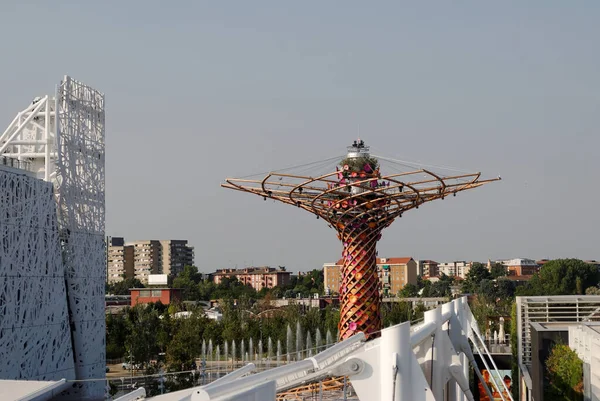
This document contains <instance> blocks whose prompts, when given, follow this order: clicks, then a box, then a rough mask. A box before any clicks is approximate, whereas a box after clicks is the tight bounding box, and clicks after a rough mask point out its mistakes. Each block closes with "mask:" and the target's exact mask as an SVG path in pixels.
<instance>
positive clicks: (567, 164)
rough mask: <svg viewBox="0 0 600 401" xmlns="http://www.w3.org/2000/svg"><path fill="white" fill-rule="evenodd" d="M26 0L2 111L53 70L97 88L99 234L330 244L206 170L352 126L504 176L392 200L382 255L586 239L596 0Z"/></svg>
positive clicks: (438, 255)
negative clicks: (404, 205)
mask: <svg viewBox="0 0 600 401" xmlns="http://www.w3.org/2000/svg"><path fill="white" fill-rule="evenodd" d="M24 3H25V2H23V1H16V0H5V1H3V2H2V3H1V4H0V38H2V39H1V40H0V54H2V67H1V68H0V71H1V72H2V74H0V83H1V87H2V91H1V95H0V126H6V125H8V123H9V122H10V121H11V120H12V118H13V117H14V115H15V113H16V112H17V111H18V110H20V109H22V108H23V107H25V106H26V105H27V104H28V103H29V102H30V101H31V99H32V98H33V97H34V96H37V95H43V94H46V93H51V92H52V91H53V88H54V85H55V84H56V83H57V82H58V81H59V80H60V79H61V77H62V75H64V74H69V75H71V76H73V77H74V78H76V79H79V80H82V81H84V82H86V83H88V84H90V85H92V86H94V87H96V88H98V89H99V90H101V91H103V92H104V93H105V94H106V105H107V123H106V129H107V131H106V135H107V140H106V141H107V149H106V153H107V158H106V160H107V175H106V184H107V193H106V207H107V234H109V235H114V236H125V237H126V239H129V240H134V239H146V238H159V239H160V238H164V239H167V238H182V239H189V240H190V241H191V243H192V245H194V246H195V247H196V264H197V265H198V266H199V268H200V269H201V270H202V271H209V270H213V269H215V268H219V267H227V266H234V265H237V266H238V267H241V266H243V265H245V264H255V265H274V266H275V265H286V266H288V268H290V269H292V270H306V269H310V268H318V267H320V266H321V265H322V263H324V262H329V261H335V260H337V258H338V257H339V254H340V251H341V246H340V244H339V243H338V242H337V239H336V237H335V234H334V232H332V231H331V230H330V229H328V228H327V226H326V225H325V224H323V222H322V221H317V220H316V219H314V217H312V216H310V215H309V214H307V213H303V212H302V211H299V210H296V209H294V208H289V207H287V206H285V205H277V204H271V203H268V202H267V203H265V202H263V201H262V199H260V198H258V197H253V196H250V195H244V194H241V193H236V192H233V191H227V190H224V189H221V188H220V187H219V184H220V182H221V181H222V180H223V179H224V178H225V177H227V176H242V175H248V174H251V173H255V172H260V171H265V170H269V169H277V168H280V167H283V166H288V165H293V164H301V163H303V162H307V161H313V160H318V159H321V158H325V157H327V156H330V155H336V154H340V153H343V151H344V149H345V146H346V145H347V144H349V142H350V141H351V140H353V139H354V138H355V137H356V136H357V131H358V127H359V126H360V134H361V137H362V138H363V139H365V140H366V141H367V142H368V143H369V144H371V145H373V146H374V147H376V148H379V149H385V153H386V154H387V155H388V156H393V157H396V158H399V159H404V160H415V161H421V162H424V163H432V164H439V165H446V166H455V167H458V168H462V169H468V170H473V171H482V172H483V173H484V175H487V176H489V177H495V176H497V175H499V174H500V175H501V176H502V178H503V180H502V181H501V182H500V183H496V184H493V185H489V186H487V187H484V188H480V189H477V190H474V191H472V192H469V193H465V194H464V195H462V196H459V197H457V198H451V199H448V200H446V201H444V202H437V203H432V204H429V205H426V206H423V207H422V208H419V210H418V211H412V212H409V213H407V214H406V215H405V216H404V218H403V219H402V220H401V221H398V222H396V223H395V224H394V225H393V226H392V227H390V228H389V229H387V230H386V231H385V232H384V235H383V239H382V241H381V243H380V247H379V251H380V252H379V254H380V255H381V256H388V257H391V256H413V257H415V258H421V259H435V260H438V261H447V260H453V259H468V260H469V259H473V260H487V259H488V258H492V259H494V258H511V257H532V258H542V257H548V258H555V257H580V258H596V259H600V250H599V249H598V238H599V234H598V229H599V227H600V217H599V216H600V213H599V211H598V208H599V207H600V202H599V199H600V185H599V184H598V181H599V180H598V173H599V172H600V166H599V158H598V155H599V148H600V135H599V134H598V127H599V126H600V78H599V71H600V53H599V52H598V49H599V48H600V43H599V42H600V24H599V23H598V21H600V3H599V2H597V1H580V2H577V3H573V2H565V1H547V0H546V1H528V2H523V1H503V2H495V3H494V4H490V3H489V2H480V1H466V2H461V3H449V2H411V3H409V2H395V1H393V2H392V1H390V2H377V3H367V2H363V1H346V2H316V1H314V2H306V1H303V2H282V1H253V2H250V1H244V2H242V1H238V2H201V1H173V2H164V1H93V2H92V1H81V2H66V1H53V2H46V1H37V2H35V1H33V2H27V3H29V4H24ZM51 3H52V5H51Z"/></svg>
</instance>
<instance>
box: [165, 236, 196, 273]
mask: <svg viewBox="0 0 600 401" xmlns="http://www.w3.org/2000/svg"><path fill="white" fill-rule="evenodd" d="M160 244H161V247H162V268H161V271H160V273H161V274H167V275H170V276H177V275H178V274H179V273H181V272H182V271H183V268H184V267H185V266H193V264H194V248H193V247H191V246H189V245H188V242H187V240H165V241H160Z"/></svg>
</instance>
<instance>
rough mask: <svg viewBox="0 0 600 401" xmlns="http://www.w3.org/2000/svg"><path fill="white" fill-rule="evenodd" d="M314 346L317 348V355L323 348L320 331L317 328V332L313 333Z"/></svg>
mask: <svg viewBox="0 0 600 401" xmlns="http://www.w3.org/2000/svg"><path fill="white" fill-rule="evenodd" d="M315 344H316V346H317V354H318V353H319V352H321V351H322V349H321V347H322V346H323V339H322V338H321V330H319V328H318V327H317V332H316V333H315Z"/></svg>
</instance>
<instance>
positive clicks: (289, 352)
mask: <svg viewBox="0 0 600 401" xmlns="http://www.w3.org/2000/svg"><path fill="white" fill-rule="evenodd" d="M293 336H294V335H293V334H292V328H291V327H290V325H289V324H288V326H287V333H286V343H285V352H286V353H287V363H290V362H291V361H292V340H293Z"/></svg>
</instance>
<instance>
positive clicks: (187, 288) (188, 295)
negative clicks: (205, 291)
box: [173, 266, 201, 301]
mask: <svg viewBox="0 0 600 401" xmlns="http://www.w3.org/2000/svg"><path fill="white" fill-rule="evenodd" d="M200 280H201V275H200V273H198V268H197V267H196V266H185V267H184V268H183V271H182V272H181V273H179V275H178V276H177V277H175V278H174V279H173V288H182V289H183V296H184V299H186V300H188V301H198V300H200V288H199V286H198V283H200Z"/></svg>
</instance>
